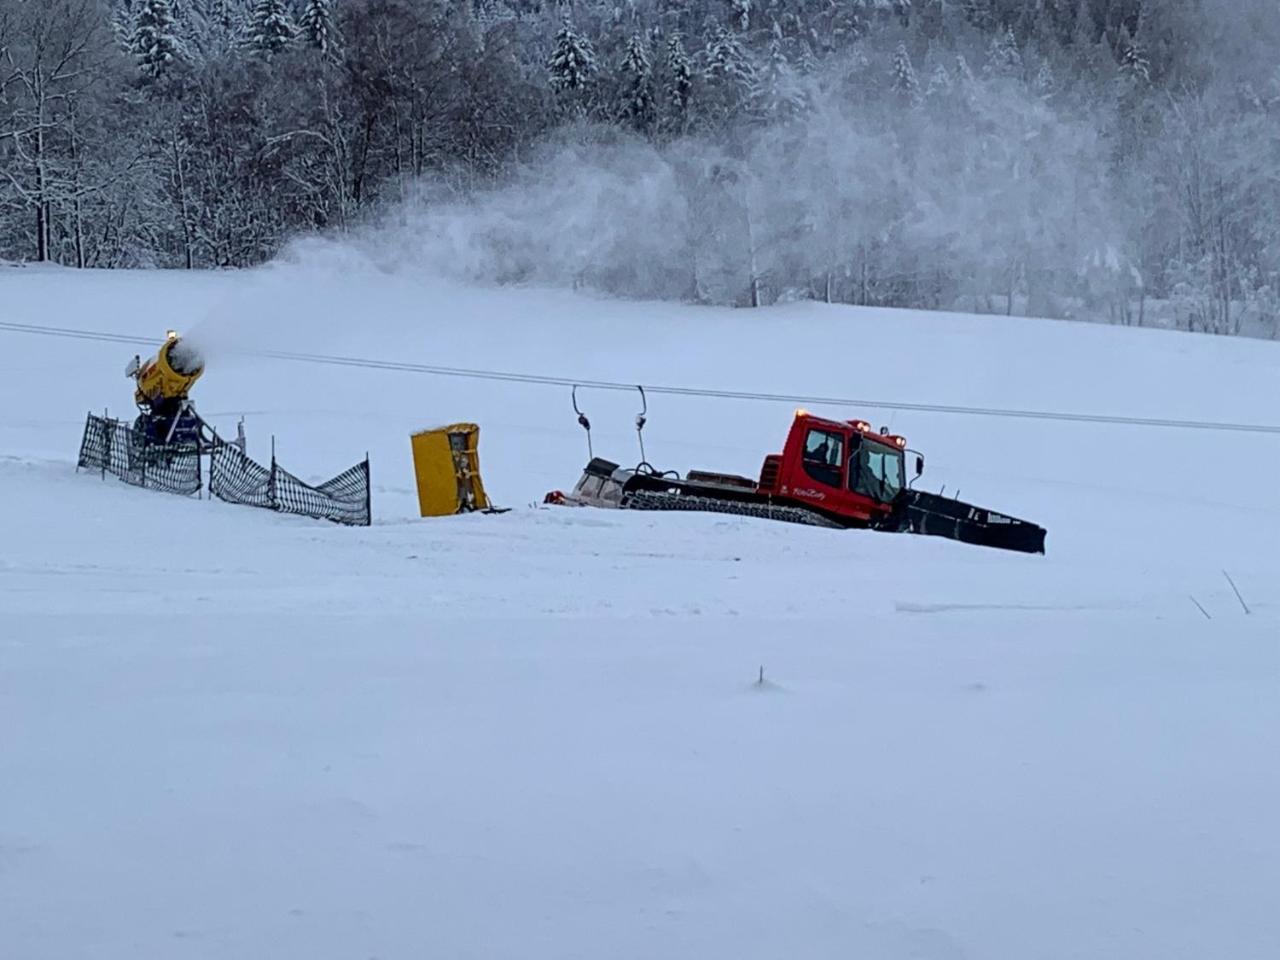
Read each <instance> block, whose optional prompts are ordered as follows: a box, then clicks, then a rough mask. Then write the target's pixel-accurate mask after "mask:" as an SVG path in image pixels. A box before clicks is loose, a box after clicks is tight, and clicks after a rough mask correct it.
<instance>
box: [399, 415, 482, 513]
mask: <svg viewBox="0 0 1280 960" xmlns="http://www.w3.org/2000/svg"><path fill="white" fill-rule="evenodd" d="M410 440H411V442H412V443H413V472H414V475H415V476H416V477H417V481H418V506H419V508H420V510H421V513H422V515H423V516H424V517H451V516H453V515H454V514H458V513H471V512H472V511H476V510H489V509H490V506H489V498H488V497H487V496H486V495H485V492H484V483H483V482H482V481H481V479H480V453H479V447H480V428H479V427H478V426H477V425H476V424H474V423H455V424H453V425H452V426H449V427H437V428H436V429H435V430H423V431H422V432H421V433H415V434H413V436H412V437H410Z"/></svg>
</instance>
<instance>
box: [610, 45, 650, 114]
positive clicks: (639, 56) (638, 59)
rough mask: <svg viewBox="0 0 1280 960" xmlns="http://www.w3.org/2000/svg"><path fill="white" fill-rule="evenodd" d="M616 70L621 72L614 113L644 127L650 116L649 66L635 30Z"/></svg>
mask: <svg viewBox="0 0 1280 960" xmlns="http://www.w3.org/2000/svg"><path fill="white" fill-rule="evenodd" d="M619 71H620V72H621V74H622V92H621V100H620V102H619V104H618V116H619V117H620V118H621V119H622V120H624V121H625V122H626V123H628V124H630V125H631V126H632V127H634V128H635V129H637V130H641V131H645V130H648V129H649V128H650V127H651V126H652V125H653V118H654V99H653V69H652V68H651V67H650V65H649V54H648V51H646V50H645V45H644V40H643V39H641V37H640V36H639V34H637V35H635V36H633V37H632V38H631V40H630V41H629V42H628V43H627V52H626V55H625V56H624V57H623V58H622V64H621V66H620V67H619Z"/></svg>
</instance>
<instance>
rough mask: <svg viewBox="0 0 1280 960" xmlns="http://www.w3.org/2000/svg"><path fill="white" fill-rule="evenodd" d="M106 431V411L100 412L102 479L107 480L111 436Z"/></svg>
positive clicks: (109, 431)
mask: <svg viewBox="0 0 1280 960" xmlns="http://www.w3.org/2000/svg"><path fill="white" fill-rule="evenodd" d="M112 433H113V431H111V430H108V429H107V411H106V410H105V409H104V410H103V411H102V479H103V481H104V482H105V481H106V479H107V464H108V463H110V462H111V439H112V438H111V434H112Z"/></svg>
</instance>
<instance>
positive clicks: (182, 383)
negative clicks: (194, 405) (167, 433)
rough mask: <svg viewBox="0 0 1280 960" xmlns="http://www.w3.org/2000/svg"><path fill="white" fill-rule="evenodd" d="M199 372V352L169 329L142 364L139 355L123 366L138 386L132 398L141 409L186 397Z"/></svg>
mask: <svg viewBox="0 0 1280 960" xmlns="http://www.w3.org/2000/svg"><path fill="white" fill-rule="evenodd" d="M203 373H204V361H203V360H202V359H201V358H200V354H199V352H198V351H196V350H195V349H194V348H193V347H191V346H190V345H189V344H187V343H185V342H184V341H183V339H182V338H181V337H179V336H178V334H177V331H175V330H170V331H169V333H168V336H167V337H166V338H165V342H164V345H163V346H162V347H161V348H160V349H159V351H157V353H156V355H155V356H154V357H152V358H151V359H150V360H148V361H147V362H146V363H143V362H142V358H141V357H134V358H133V360H132V361H131V362H130V363H129V366H128V367H127V368H126V369H125V375H126V376H131V377H133V378H134V381H135V382H136V383H137V385H138V389H137V391H136V392H135V393H134V400H135V401H136V402H137V404H138V406H139V407H143V408H146V407H154V406H157V405H164V403H165V401H169V402H170V403H172V402H174V401H178V402H181V401H183V400H186V399H187V394H188V393H190V392H191V388H192V387H193V386H194V385H195V382H196V381H197V380H199V379H200V377H201V375H202V374H203Z"/></svg>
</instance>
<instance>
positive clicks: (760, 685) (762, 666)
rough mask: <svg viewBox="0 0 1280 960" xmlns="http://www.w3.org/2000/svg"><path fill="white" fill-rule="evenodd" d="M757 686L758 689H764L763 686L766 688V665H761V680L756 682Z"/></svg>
mask: <svg viewBox="0 0 1280 960" xmlns="http://www.w3.org/2000/svg"><path fill="white" fill-rule="evenodd" d="M756 686H757V687H763V686H764V664H761V665H760V679H758V680H757V681H756Z"/></svg>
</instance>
